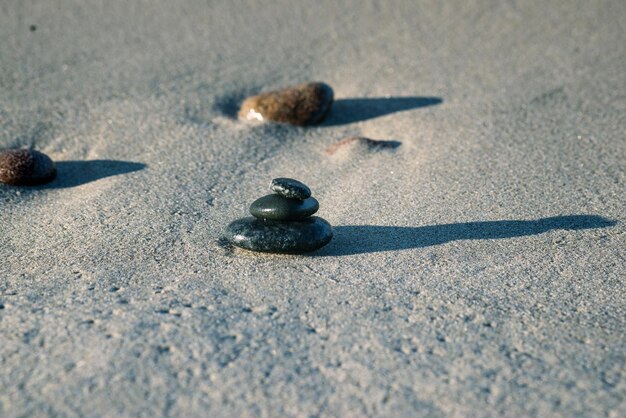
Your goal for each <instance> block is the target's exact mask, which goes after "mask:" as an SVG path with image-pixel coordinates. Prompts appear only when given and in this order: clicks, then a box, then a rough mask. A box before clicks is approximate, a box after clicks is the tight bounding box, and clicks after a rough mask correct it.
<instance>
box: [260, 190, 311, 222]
mask: <svg viewBox="0 0 626 418" xmlns="http://www.w3.org/2000/svg"><path fill="white" fill-rule="evenodd" d="M319 208H320V204H319V203H318V201H317V200H316V199H315V198H314V197H309V198H308V199H304V200H296V199H288V198H286V197H283V196H281V195H278V194H268V195H267V196H263V197H261V198H259V199H257V200H255V201H254V202H252V204H251V205H250V213H251V214H252V215H253V216H255V217H257V218H259V219H270V220H273V221H297V220H299V219H304V218H308V217H309V216H311V215H313V214H314V213H315V212H317V210H318V209H319Z"/></svg>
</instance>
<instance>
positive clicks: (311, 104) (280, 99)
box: [239, 82, 333, 126]
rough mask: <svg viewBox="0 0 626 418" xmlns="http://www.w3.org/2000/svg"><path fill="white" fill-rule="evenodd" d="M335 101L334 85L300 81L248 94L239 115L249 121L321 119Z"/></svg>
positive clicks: (308, 121)
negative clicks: (295, 84) (292, 84)
mask: <svg viewBox="0 0 626 418" xmlns="http://www.w3.org/2000/svg"><path fill="white" fill-rule="evenodd" d="M332 103H333V89H332V88H331V87H330V86H329V85H328V84H325V83H320V82H314V83H305V84H299V85H297V86H294V87H288V88H285V89H281V90H275V91H270V92H267V93H261V94H259V95H257V96H252V97H248V98H247V99H246V100H244V102H243V103H242V104H241V108H240V109H239V117H240V118H241V119H244V120H249V121H262V122H263V121H274V122H281V123H289V124H292V125H299V126H304V125H311V124H314V123H318V122H321V121H322V119H324V117H325V116H326V114H327V113H328V111H329V110H330V107H331V105H332Z"/></svg>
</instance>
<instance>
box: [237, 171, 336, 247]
mask: <svg viewBox="0 0 626 418" xmlns="http://www.w3.org/2000/svg"><path fill="white" fill-rule="evenodd" d="M270 189H271V190H272V191H273V192H274V194H269V195H267V196H263V197H261V198H259V199H257V200H255V201H254V203H252V205H250V213H251V214H252V215H253V217H247V218H242V219H237V220H236V221H234V222H232V223H231V224H230V225H228V227H227V230H226V234H227V239H228V240H229V241H230V242H231V243H232V244H233V245H236V246H237V247H241V248H245V249H247V250H251V251H261V252H270V253H284V254H299V253H305V252H309V251H313V250H317V249H318V248H321V247H323V246H324V245H326V244H328V243H329V242H330V240H331V239H332V237H333V230H332V228H331V226H330V224H329V223H328V222H327V221H326V220H324V219H322V218H319V217H317V216H311V215H313V214H314V213H315V212H317V210H318V209H319V203H318V201H317V200H316V199H315V198H314V197H311V190H310V189H309V188H308V187H307V186H306V185H305V184H303V183H301V182H299V181H297V180H294V179H289V178H277V179H274V180H272V183H271V184H270Z"/></svg>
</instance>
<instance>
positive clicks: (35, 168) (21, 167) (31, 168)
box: [0, 149, 56, 186]
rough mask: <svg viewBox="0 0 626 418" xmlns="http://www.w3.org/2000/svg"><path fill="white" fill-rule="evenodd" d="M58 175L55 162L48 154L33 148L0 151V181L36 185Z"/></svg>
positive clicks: (19, 184) (15, 184) (20, 184)
mask: <svg viewBox="0 0 626 418" xmlns="http://www.w3.org/2000/svg"><path fill="white" fill-rule="evenodd" d="M55 176H56V167H55V166H54V162H53V161H52V160H51V159H50V157H48V156H47V155H46V154H44V153H42V152H39V151H35V150H31V149H12V150H8V151H3V152H0V183H6V184H11V185H14V186H34V185H37V184H43V183H48V182H49V181H52V180H53V179H54V177H55Z"/></svg>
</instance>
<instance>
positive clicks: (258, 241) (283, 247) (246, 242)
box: [226, 216, 333, 254]
mask: <svg viewBox="0 0 626 418" xmlns="http://www.w3.org/2000/svg"><path fill="white" fill-rule="evenodd" d="M226 238H227V239H228V240H229V241H230V242H231V243H232V244H233V245H236V246H237V247H241V248H245V249H246V250H251V251H261V252H267V253H282V254H300V253H306V252H309V251H313V250H317V249H318V248H322V247H323V246H324V245H326V244H328V243H329V242H330V240H331V239H332V238H333V229H332V228H331V226H330V224H329V223H328V222H326V221H325V220H324V219H322V218H318V217H317V216H313V217H310V218H307V219H303V220H301V221H296V222H279V221H267V220H262V219H257V218H254V217H248V218H242V219H237V220H236V221H233V222H231V224H230V225H228V227H227V228H226Z"/></svg>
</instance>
